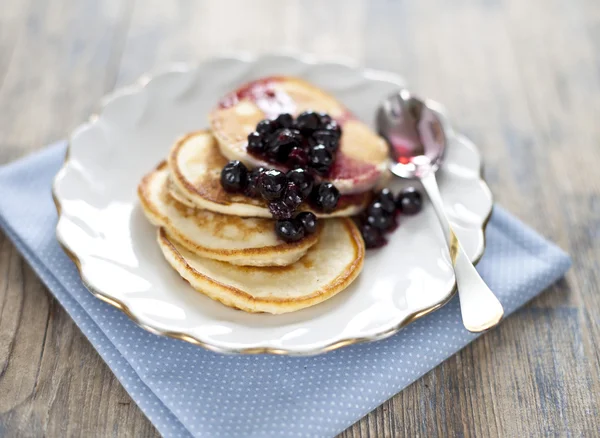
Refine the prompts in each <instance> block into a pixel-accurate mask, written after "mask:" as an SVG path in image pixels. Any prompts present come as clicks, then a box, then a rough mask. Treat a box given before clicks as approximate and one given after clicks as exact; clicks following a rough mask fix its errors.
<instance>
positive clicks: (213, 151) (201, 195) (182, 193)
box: [168, 131, 372, 218]
mask: <svg viewBox="0 0 600 438" xmlns="http://www.w3.org/2000/svg"><path fill="white" fill-rule="evenodd" d="M227 162H228V160H227V159H226V158H225V157H224V156H223V155H221V153H220V152H219V147H218V145H217V142H216V140H215V138H214V137H213V136H212V135H211V134H210V132H208V131H198V132H194V133H191V134H188V135H186V136H184V137H182V138H181V139H179V140H178V141H177V143H175V145H174V146H173V148H172V149H171V153H170V154H169V159H168V163H169V171H170V173H171V184H170V193H171V195H172V196H173V197H174V198H175V199H177V200H179V201H180V202H182V203H184V204H185V205H188V206H195V207H197V208H201V209H204V210H210V211H213V212H215V213H222V214H228V215H233V216H241V217H258V218H272V215H271V213H270V212H269V209H268V208H267V203H266V201H264V200H263V199H260V198H250V197H248V196H244V195H239V194H232V193H227V192H226V191H225V190H224V189H223V187H221V170H222V169H223V167H224V166H225V164H227ZM371 196H372V195H371V193H362V194H357V195H349V196H342V197H341V198H340V200H339V202H338V207H337V208H336V209H335V211H333V212H332V213H330V214H324V213H320V212H318V211H314V210H312V209H311V208H310V207H309V206H308V205H305V204H303V205H301V206H300V208H299V211H313V212H314V213H315V215H316V216H317V217H321V218H323V217H339V216H353V215H356V214H358V213H360V212H361V211H362V210H364V208H365V207H366V206H367V204H368V202H369V201H370V199H371Z"/></svg>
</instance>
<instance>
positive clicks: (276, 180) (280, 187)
mask: <svg viewBox="0 0 600 438" xmlns="http://www.w3.org/2000/svg"><path fill="white" fill-rule="evenodd" d="M287 182H288V181H287V178H286V176H285V173H283V172H281V171H279V170H276V169H270V170H267V171H264V172H262V174H261V175H260V176H259V177H258V181H257V188H258V192H259V193H260V194H261V196H262V197H263V198H264V199H265V200H267V201H273V200H275V199H278V198H281V196H282V195H283V192H284V191H285V189H286V187H287Z"/></svg>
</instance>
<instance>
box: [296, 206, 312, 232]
mask: <svg viewBox="0 0 600 438" xmlns="http://www.w3.org/2000/svg"><path fill="white" fill-rule="evenodd" d="M296 220H297V221H300V223H301V224H302V226H303V227H304V231H306V234H312V233H314V232H315V231H317V217H316V216H315V215H314V213H311V212H310V211H303V212H302V213H298V216H296Z"/></svg>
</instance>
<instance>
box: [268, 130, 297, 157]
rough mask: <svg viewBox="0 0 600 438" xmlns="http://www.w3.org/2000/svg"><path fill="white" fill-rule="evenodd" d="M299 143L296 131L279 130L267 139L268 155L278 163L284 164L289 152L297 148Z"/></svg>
mask: <svg viewBox="0 0 600 438" xmlns="http://www.w3.org/2000/svg"><path fill="white" fill-rule="evenodd" d="M301 141H302V140H301V138H300V137H299V135H298V133H297V131H294V130H291V129H287V128H284V129H280V130H278V131H276V132H275V133H274V134H272V135H271V136H270V137H269V140H268V143H267V151H268V154H269V155H270V156H271V157H272V158H274V159H275V160H277V161H278V162H280V163H285V162H286V161H287V158H288V156H289V154H290V152H291V150H292V149H293V148H295V147H299V146H300V144H301Z"/></svg>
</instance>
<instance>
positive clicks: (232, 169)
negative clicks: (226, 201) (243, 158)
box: [221, 160, 248, 193]
mask: <svg viewBox="0 0 600 438" xmlns="http://www.w3.org/2000/svg"><path fill="white" fill-rule="evenodd" d="M247 183H248V169H247V168H246V166H244V164H243V163H242V162H240V161H237V160H235V161H230V162H229V163H227V164H226V165H225V167H223V170H221V186H223V188H224V189H225V191H226V192H230V193H239V192H241V191H242V190H244V188H246V184H247Z"/></svg>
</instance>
